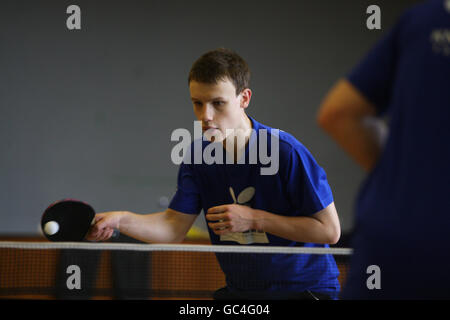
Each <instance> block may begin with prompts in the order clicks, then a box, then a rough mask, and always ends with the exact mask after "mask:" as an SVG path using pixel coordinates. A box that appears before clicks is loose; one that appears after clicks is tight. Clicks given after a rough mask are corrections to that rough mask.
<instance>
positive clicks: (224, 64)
mask: <svg viewBox="0 0 450 320" xmlns="http://www.w3.org/2000/svg"><path fill="white" fill-rule="evenodd" d="M226 78H228V79H229V80H230V81H231V82H232V83H233V84H234V87H235V88H236V95H238V94H240V93H241V92H242V90H244V89H246V88H248V87H249V83H250V68H249V67H248V65H247V62H245V60H244V59H242V57H241V56H239V55H238V54H237V53H236V52H234V51H232V50H229V49H225V48H218V49H215V50H212V51H209V52H207V53H205V54H204V55H202V56H201V57H200V58H199V59H198V60H197V61H195V62H194V64H193V65H192V68H191V71H190V72H189V79H188V83H191V81H197V82H201V83H210V84H212V83H217V82H218V81H220V80H225V79H226Z"/></svg>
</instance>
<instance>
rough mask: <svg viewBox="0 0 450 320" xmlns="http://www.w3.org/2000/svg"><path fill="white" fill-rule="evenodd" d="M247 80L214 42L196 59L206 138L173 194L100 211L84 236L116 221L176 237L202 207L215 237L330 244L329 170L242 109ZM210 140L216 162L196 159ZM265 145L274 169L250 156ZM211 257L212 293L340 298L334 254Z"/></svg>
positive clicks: (150, 237)
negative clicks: (218, 280)
mask: <svg viewBox="0 0 450 320" xmlns="http://www.w3.org/2000/svg"><path fill="white" fill-rule="evenodd" d="M249 79H250V71H249V68H248V66H247V64H246V62H245V61H244V60H243V59H242V58H241V57H240V56H239V55H237V54H236V53H234V52H232V51H229V50H226V49H218V50H214V51H211V52H208V53H206V54H204V55H203V56H202V57H200V58H199V59H198V60H197V61H196V62H195V63H194V65H193V67H192V69H191V71H190V74H189V89H190V94H191V99H192V102H193V106H194V113H195V115H196V117H197V119H198V120H199V121H201V124H202V129H203V131H204V133H205V134H204V135H205V137H209V139H210V140H211V141H207V139H202V141H200V142H201V143H200V149H198V147H196V145H197V146H199V144H198V141H194V143H192V145H191V148H190V153H189V154H188V156H186V157H185V161H184V162H183V163H182V164H181V166H180V169H179V174H178V188H177V192H176V194H175V196H174V197H173V199H172V201H171V203H170V205H169V208H168V209H167V210H166V211H165V212H160V213H153V214H147V215H140V214H134V213H131V212H109V213H102V214H98V215H97V216H96V220H97V222H96V224H95V226H94V228H93V229H92V231H91V232H90V234H89V239H91V240H106V239H108V238H109V237H110V236H111V234H112V231H113V229H114V228H117V229H119V230H120V232H121V233H125V234H126V235H128V236H131V237H133V238H136V239H139V240H142V241H145V242H151V243H155V242H159V243H161V242H181V241H182V240H183V239H184V237H185V235H186V233H187V232H188V230H189V229H190V227H191V226H192V224H193V222H194V220H195V219H196V217H197V215H198V214H199V213H200V212H201V210H202V209H203V211H204V213H205V215H206V219H207V221H208V227H209V233H210V238H211V242H212V243H213V244H221V245H239V244H240V245H252V244H253V245H260V246H290V247H292V246H306V247H327V246H328V244H334V243H336V242H337V241H338V239H339V237H340V225H339V219H338V215H337V212H336V209H335V206H334V202H333V196H332V192H331V189H330V187H329V185H328V183H327V179H326V174H325V172H324V171H323V170H322V168H320V167H319V166H318V165H317V163H316V162H315V160H314V159H313V157H312V156H311V154H310V153H309V152H308V150H307V149H306V148H305V147H304V146H303V145H302V144H301V143H300V142H298V141H297V140H296V139H295V138H294V137H293V136H291V135H289V134H287V133H285V132H282V131H278V130H274V129H272V128H270V127H267V126H265V125H263V124H261V123H258V122H257V121H256V120H254V119H252V118H250V117H248V116H247V115H246V113H245V110H246V108H247V107H248V106H249V104H250V99H251V96H252V92H251V90H250V89H249ZM274 138H275V139H274ZM196 142H197V144H196ZM211 146H215V147H217V146H220V149H217V148H216V149H215V150H216V152H215V156H219V154H220V152H219V151H223V154H222V157H223V158H222V159H223V161H222V162H221V163H220V161H216V163H212V164H207V163H205V161H201V162H200V163H198V161H195V159H194V158H195V156H196V155H198V154H199V153H200V155H202V154H204V152H205V150H206V149H207V148H211ZM196 148H197V149H196ZM261 149H267V150H262V151H263V152H264V153H265V154H266V155H269V154H271V156H276V157H274V158H276V160H277V161H278V163H277V164H278V165H277V167H276V169H277V170H275V172H269V174H267V172H266V174H263V173H264V170H263V169H264V168H267V164H263V163H262V162H261V161H260V159H257V161H252V154H253V155H254V154H257V155H258V154H261V153H259V152H260V151H261ZM255 150H257V151H258V152H254V151H255ZM276 153H277V154H276ZM219 159H220V156H219ZM230 159H231V160H230ZM242 160H243V161H242ZM253 160H254V159H253ZM217 257H218V260H219V263H220V265H221V267H222V269H223V271H224V273H225V275H226V282H227V287H226V288H223V289H221V290H219V291H218V292H217V293H216V295H215V297H216V298H217V299H220V298H235V299H236V298H237V299H239V298H280V299H289V298H304V297H307V298H311V299H313V298H317V297H327V298H336V297H337V293H338V292H339V289H340V288H339V282H338V280H337V276H338V270H337V267H336V264H335V262H334V259H333V257H332V256H330V255H289V254H283V255H279V254H278V255H268V254H240V255H231V254H217Z"/></svg>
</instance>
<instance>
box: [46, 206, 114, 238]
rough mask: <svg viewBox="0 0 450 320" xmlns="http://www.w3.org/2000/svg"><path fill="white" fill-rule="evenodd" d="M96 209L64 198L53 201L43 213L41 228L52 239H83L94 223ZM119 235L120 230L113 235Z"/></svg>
mask: <svg viewBox="0 0 450 320" xmlns="http://www.w3.org/2000/svg"><path fill="white" fill-rule="evenodd" d="M94 219H95V210H94V209H93V208H92V207H91V206H90V205H89V204H87V203H85V202H82V201H79V200H75V199H63V200H60V201H57V202H54V203H52V204H51V205H50V206H49V207H48V208H47V209H46V210H45V211H44V213H43V215H42V218H41V228H42V231H43V233H44V235H45V237H46V238H47V239H48V240H50V241H71V242H72V241H83V240H85V237H86V235H87V233H88V231H89V229H90V228H91V226H92V224H93V223H94ZM118 236H119V232H118V230H115V231H114V235H113V237H114V238H116V237H118Z"/></svg>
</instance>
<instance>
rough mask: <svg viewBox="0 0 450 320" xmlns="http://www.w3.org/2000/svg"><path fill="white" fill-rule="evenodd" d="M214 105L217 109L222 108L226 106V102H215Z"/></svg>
mask: <svg viewBox="0 0 450 320" xmlns="http://www.w3.org/2000/svg"><path fill="white" fill-rule="evenodd" d="M213 104H214V106H216V107H220V106H223V105H224V104H225V101H214V102H213Z"/></svg>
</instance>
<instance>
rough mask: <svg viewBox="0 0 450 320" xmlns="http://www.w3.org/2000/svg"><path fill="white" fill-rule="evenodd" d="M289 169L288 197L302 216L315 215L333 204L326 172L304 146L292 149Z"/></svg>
mask: <svg viewBox="0 0 450 320" xmlns="http://www.w3.org/2000/svg"><path fill="white" fill-rule="evenodd" d="M288 168H289V169H288V176H287V192H288V196H289V199H290V201H291V203H292V205H293V206H294V207H295V208H296V209H297V210H298V212H299V214H300V215H304V216H308V215H312V214H315V213H317V212H319V211H320V210H322V209H324V208H326V207H327V206H328V205H330V204H331V203H332V202H333V194H332V191H331V188H330V186H329V184H328V181H327V175H326V173H325V171H324V170H323V169H322V168H321V167H320V166H319V165H318V164H317V162H316V161H315V160H314V158H313V156H312V155H311V153H310V152H309V151H308V150H307V149H306V148H305V147H304V146H303V145H300V146H299V147H296V148H292V150H291V152H290V155H289V164H288Z"/></svg>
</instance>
